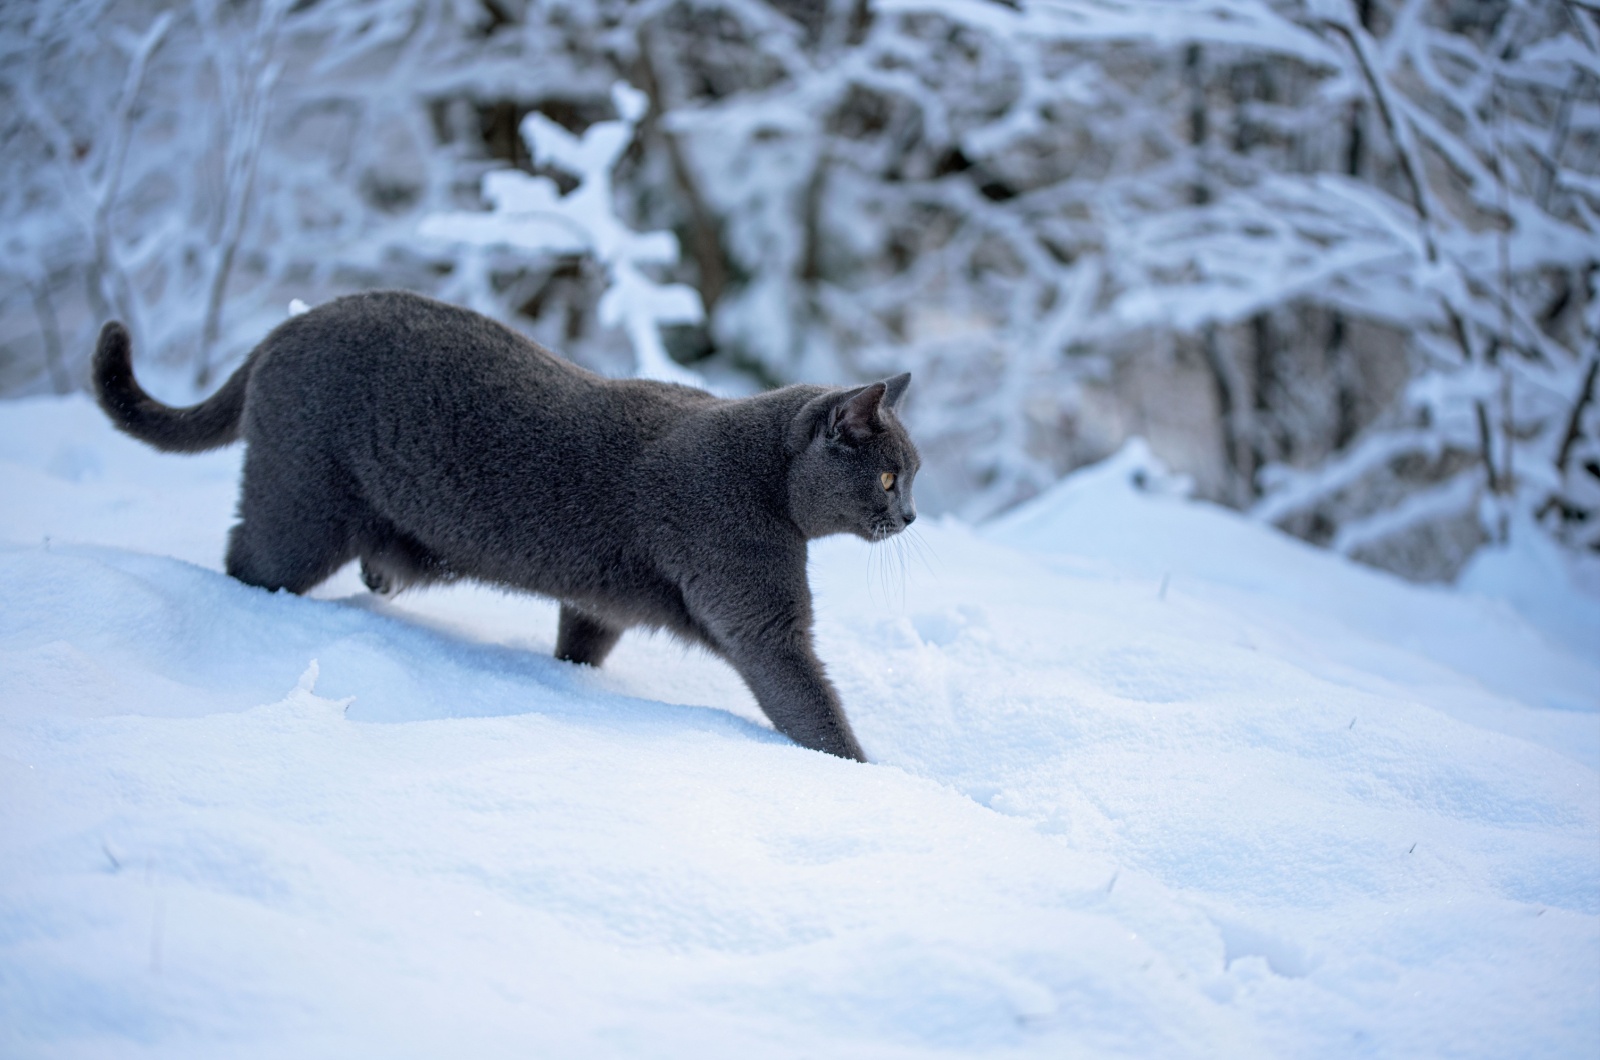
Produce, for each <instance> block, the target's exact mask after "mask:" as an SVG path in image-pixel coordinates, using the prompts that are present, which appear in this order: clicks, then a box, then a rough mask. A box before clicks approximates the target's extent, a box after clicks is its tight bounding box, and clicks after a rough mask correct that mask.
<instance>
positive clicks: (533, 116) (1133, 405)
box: [0, 0, 1600, 578]
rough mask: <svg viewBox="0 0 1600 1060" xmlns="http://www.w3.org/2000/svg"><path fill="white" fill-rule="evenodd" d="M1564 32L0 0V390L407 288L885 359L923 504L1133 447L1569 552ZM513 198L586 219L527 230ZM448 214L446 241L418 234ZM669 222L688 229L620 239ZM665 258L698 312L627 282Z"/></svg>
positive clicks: (1231, 492) (1329, 523) (227, 356)
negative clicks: (116, 346)
mask: <svg viewBox="0 0 1600 1060" xmlns="http://www.w3.org/2000/svg"><path fill="white" fill-rule="evenodd" d="M1597 26H1600V22H1597V14H1596V11H1595V9H1594V7H1593V6H1592V5H1589V4H1586V3H1583V2H1581V0H1492V2H1484V0H1014V2H1000V0H821V2H816V3H798V2H794V0H770V2H763V0H640V2H625V0H596V2H587V3H578V2H571V0H561V2H550V3H538V4H535V3H531V2H528V0H318V2H315V3H297V4H288V3H284V2H281V0H250V2H244V3H233V4H222V3H220V2H218V0H191V2H189V3H187V4H179V5H171V4H162V3H157V2H155V0H67V2H64V3H44V2H43V0H19V2H17V3H13V4H7V5H5V7H4V8H0V59H3V60H4V61H3V62H0V112H3V113H4V114H5V117H4V118H0V122H3V123H4V124H3V125H0V142H3V143H4V144H5V150H4V151H3V152H0V176H3V177H4V178H5V180H4V181H0V217H3V218H4V219H5V227H4V232H5V235H4V236H3V237H0V239H3V240H4V246H5V256H4V260H3V265H0V389H5V390H12V391H16V390H26V389H29V388H33V389H38V388H42V387H46V386H54V387H57V388H61V387H66V386H70V385H73V384H74V383H75V382H76V381H77V380H80V379H81V377H82V372H83V365H84V361H85V358H86V355H87V351H88V347H89V345H90V343H91V342H92V336H93V331H94V328H95V327H96V326H97V324H98V322H99V321H100V320H101V319H103V318H104V317H105V316H107V315H110V314H112V313H116V314H117V315H120V316H123V317H124V318H125V319H127V320H129V321H130V323H131V324H132V325H133V326H134V329H135V338H136V342H137V343H138V345H139V348H140V349H141V350H147V351H150V352H151V353H152V354H156V355H158V356H160V357H162V358H164V359H165V360H166V361H167V362H168V363H172V364H181V365H183V366H184V367H185V374H186V375H187V376H188V378H189V379H190V380H191V381H196V382H198V381H201V380H204V379H205V378H206V377H207V376H210V375H214V373H215V371H216V370H218V369H221V368H225V367H226V366H227V365H228V364H229V363H230V362H231V361H232V360H233V359H234V358H236V357H237V356H239V355H240V354H241V353H242V352H243V350H244V349H246V348H247V347H248V346H249V344H250V343H251V342H253V341H255V339H256V338H258V337H259V335H260V334H261V332H262V330H264V328H265V327H266V326H269V325H270V324H271V323H274V322H276V321H277V320H278V319H281V317H282V315H283V313H284V306H285V305H286V304H287V303H288V301H289V299H290V298H294V297H299V298H303V299H305V300H307V301H311V302H316V301H320V300H324V299H326V298H329V297H332V296H334V295H336V294H338V293H342V292H344V291H348V290H355V289H361V288H365V287H372V286H406V287H411V288H414V289H418V290H423V291H427V292H430V293H434V294H438V295H440V296H441V297H446V298H451V299H454V300H457V301H461V302H464V303H466V304H470V305H473V306H474V307H475V308H479V309H481V310H483V311H485V312H489V313H492V314H494V315H497V316H499V317H500V318H501V319H503V320H505V321H507V322H508V323H511V324H512V325H513V326H516V327H519V328H521V329H523V330H524V331H526V332H527V333H529V334H531V335H533V336H535V337H537V338H540V339H542V340H543V341H545V342H546V343H547V344H549V345H551V346H553V347H555V348H557V349H561V350H563V351H564V352H566V353H568V354H569V355H571V356H573V357H574V358H576V359H578V360H581V361H584V362H585V363H588V364H590V365H592V366H594V367H597V368H600V369H601V370H604V371H610V372H619V373H620V372H629V371H634V370H637V369H638V368H640V367H641V366H643V367H645V369H646V370H647V371H650V372H652V373H653V374H657V375H672V374H674V373H675V372H676V371H677V370H678V369H677V367H676V366H675V365H674V362H673V361H672V360H670V359H668V357H666V356H664V354H665V352H666V351H671V353H672V354H673V355H674V356H675V357H676V358H677V359H678V360H679V361H682V362H689V361H693V362H694V367H695V369H696V370H698V371H700V372H701V373H702V374H705V375H708V376H710V377H713V378H718V379H720V380H728V379H729V378H730V377H731V375H740V376H742V377H743V378H744V379H745V380H746V381H747V382H746V385H756V384H773V383H779V382H786V381H790V380H798V379H807V380H814V381H830V382H848V381H854V380H864V379H867V378H871V377H877V376H882V375H885V374H889V373H891V372H895V371H900V370H904V369H907V368H909V369H911V370H913V371H915V372H916V373H917V383H916V385H915V386H914V387H913V389H912V393H911V397H910V405H909V415H910V417H911V421H912V425H913V428H914V430H915V431H916V433H917V435H918V437H919V439H920V440H921V441H922V444H923V447H924V450H925V454H926V456H927V458H928V459H927V470H926V471H925V473H924V476H923V480H922V484H921V490H920V492H922V493H923V495H924V502H925V503H926V504H927V505H928V506H929V507H931V508H934V509H940V508H943V509H950V510H957V511H961V512H964V513H966V514H967V515H969V516H972V517H984V516H987V515H989V514H991V513H994V512H997V511H1000V510H1003V509H1004V508H1006V507H1007V506H1009V505H1011V504H1013V503H1015V502H1017V501H1018V500H1021V499H1023V498H1025V497H1027V496H1029V495H1031V494H1033V493H1036V492H1038V491H1040V490H1042V489H1043V488H1045V487H1046V486H1048V485H1049V484H1050V483H1051V482H1053V481H1054V480H1055V479H1056V478H1058V477H1059V476H1060V475H1062V474H1063V473H1065V472H1066V471H1068V470H1070V469H1072V468H1074V467H1076V466H1078V465H1081V464H1083V463H1086V462H1088V461H1091V460H1094V459H1097V458H1099V457H1102V456H1104V455H1106V454H1108V453H1110V452H1111V451H1113V450H1115V449H1116V448H1118V447H1119V446H1120V445H1121V444H1122V442H1123V441H1124V440H1125V439H1127V438H1129V437H1131V436H1134V435H1143V436H1145V437H1147V438H1148V439H1149V440H1150V443H1151V445H1152V446H1153V448H1154V449H1155V450H1156V452H1158V453H1159V454H1160V455H1161V456H1162V458H1163V459H1164V460H1165V461H1167V462H1168V463H1169V464H1172V465H1173V466H1174V467H1175V468H1177V469H1178V470H1179V471H1181V472H1184V473H1186V474H1188V475H1190V476H1191V477H1192V478H1193V479H1194V480H1195V482H1196V483H1197V488H1198V489H1199V491H1200V492H1201V493H1202V494H1203V495H1206V496H1209V497H1211V498H1213V499H1216V500H1219V501H1222V502H1224V503H1227V504H1230V505H1234V506H1236V507H1240V508H1245V509H1249V510H1251V511H1253V512H1254V513H1256V514H1257V515H1258V516H1259V517H1261V518H1262V519H1265V520H1270V521H1272V522H1274V523H1276V524H1277V525H1279V526H1281V527H1284V528H1285V529H1288V530H1290V531H1292V532H1294V533H1296V534H1299V535H1300V536H1302V537H1305V538H1307V539H1309V540H1312V541H1315V542H1318V543H1321V544H1325V545H1328V546H1330V547H1334V548H1337V549H1339V550H1341V551H1343V552H1345V553H1347V554H1349V555H1352V556H1354V557H1356V558H1359V559H1363V560H1365V561H1368V562H1372V563H1376V564H1379V565H1381V566H1386V567H1389V568H1391V569H1396V570H1400V571H1402V572H1404V573H1406V574H1408V575H1411V576H1414V577H1424V578H1447V577H1449V576H1451V575H1452V574H1453V573H1454V572H1455V571H1456V570H1457V569H1458V568H1459V567H1460V565H1461V563H1462V562H1463V561H1464V560H1465V559H1466V558H1467V557H1468V556H1469V555H1470V554H1471V553H1472V551H1473V550H1474V549H1476V548H1477V547H1479V546H1480V545H1481V544H1482V543H1483V542H1485V541H1490V540H1494V539H1496V538H1498V537H1502V536H1504V535H1505V534H1506V533H1515V532H1522V529H1520V528H1526V527H1531V526H1533V525H1534V524H1535V523H1539V524H1540V525H1542V526H1543V527H1544V531H1543V532H1548V533H1552V534H1554V535H1555V536H1557V537H1558V538H1560V539H1561V540H1564V541H1567V542H1568V543H1569V544H1571V545H1573V546H1574V547H1584V548H1593V547H1594V546H1595V545H1596V543H1597V538H1596V534H1597V533H1600V530H1597V527H1600V496H1597V494H1600V460H1597V446H1600V441H1597V439H1596V420H1597V417H1600V413H1597V411H1596V406H1597V404H1600V397H1597V395H1596V394H1595V390H1596V386H1597V384H1596V382H1595V379H1594V376H1595V371H1594V365H1595V359H1596V356H1597V350H1596V347H1595V341H1596V340H1595V335H1596V331H1597V328H1596V323H1597V316H1596V313H1597V310H1596V308H1595V307H1596V302H1597V299H1596V292H1595V284H1596V282H1597V280H1596V274H1597V269H1600V253H1597V252H1596V249H1595V248H1596V246H1597V245H1600V244H1597V242H1596V232H1595V210H1596V203H1597V201H1600V65H1597V64H1600V29H1597ZM619 78H621V79H622V80H625V81H627V82H629V83H631V84H632V85H633V86H634V88H635V89H637V90H638V91H640V92H642V93H643V94H644V97H645V98H647V100H648V106H647V107H645V108H644V109H643V110H642V112H636V113H633V114H632V116H630V114H628V113H622V112H621V111H619V108H618V104H617V101H616V100H614V99H613V96H612V85H613V84H614V83H615V82H616V81H617V80H618V79H619ZM624 109H626V108H624ZM623 126H626V128H625V129H624V128H623ZM527 130H532V135H531V136H524V132H525V131H527ZM602 140H605V141H606V143H607V145H608V146H607V151H608V152H610V153H609V154H607V158H608V159H610V161H607V162H606V164H605V165H603V166H602V165H589V163H587V162H584V161H582V160H581V159H580V158H579V156H580V155H581V154H582V151H583V145H585V144H590V145H591V146H598V145H599V144H600V142H601V141H602ZM530 141H531V143H530ZM591 161H593V160H591ZM586 165H587V166H588V169H587V170H585V171H584V172H578V171H576V170H584V167H585V166H586ZM535 189H537V190H535ZM524 193H526V194H531V195H534V196H535V197H536V198H537V199H538V202H537V203H532V200H525V199H524V200H518V202H520V204H521V206H524V207H528V206H530V203H532V205H533V206H537V207H538V209H537V210H533V212H534V213H538V212H541V211H542V212H543V213H544V214H545V215H547V216H548V217H558V216H562V215H565V216H567V217H568V219H569V220H571V219H573V218H575V217H578V216H579V215H581V216H582V217H583V218H586V219H587V220H585V221H584V222H583V224H586V225H589V228H588V230H587V231H588V234H587V235H584V236H581V237H578V236H575V237H574V239H573V240H572V241H571V244H570V245H566V246H558V245H557V244H556V243H553V242H551V241H549V240H545V241H543V242H542V243H538V245H537V246H534V245H531V244H529V243H528V241H527V240H523V241H522V245H518V244H517V239H516V238H513V237H512V235H511V234H510V232H509V229H507V228H506V217H507V210H508V208H509V207H510V206H512V205H515V203H513V201H512V200H514V199H517V196H518V195H524ZM508 196H509V197H508ZM530 208H531V207H530ZM526 212H528V211H526V210H525V211H524V213H526ZM442 216H454V217H455V218H456V221H455V222H452V224H453V225H454V226H455V227H454V231H455V233H456V234H458V235H459V234H460V233H461V232H463V231H465V228H464V227H462V226H467V227H471V226H477V227H478V228H479V229H483V230H486V231H479V235H480V236H482V237H483V238H473V239H438V238H430V237H429V236H427V235H425V234H424V232H423V230H422V228H421V227H420V226H422V225H423V223H424V220H425V219H426V218H429V217H435V218H437V217H442ZM598 218H611V220H610V221H606V222H604V224H605V225H610V224H614V225H616V227H614V228H605V232H601V231H599V230H598V229H596V228H594V224H598V223H600V222H599V221H597V220H596V219H598ZM435 223H436V224H437V223H438V222H435ZM580 227H581V226H580ZM602 227H604V225H602ZM663 230H671V231H672V232H673V233H675V234H676V236H677V242H678V244H679V246H681V248H682V253H681V255H673V254H669V253H666V252H665V251H666V249H669V248H667V244H666V243H665V242H663V241H662V240H661V237H655V238H654V240H653V241H652V240H648V239H647V240H645V242H644V243H636V242H629V241H630V240H634V239H636V238H637V237H634V236H632V235H631V233H647V232H660V231H663ZM605 233H610V235H606V234H605ZM619 233H628V236H627V239H623V240H621V241H618V240H615V239H612V238H611V237H612V236H617V235H618V234H619ZM608 241H609V242H608ZM557 242H559V241H557ZM624 244H627V245H628V246H632V247H633V249H634V250H638V249H639V248H640V247H643V248H644V249H645V250H646V251H650V250H651V247H655V248H656V249H660V250H662V251H663V252H662V253H660V254H655V253H654V252H653V251H652V252H650V253H644V254H642V255H640V254H633V253H632V251H629V252H628V253H623V254H620V255H619V254H617V253H612V251H613V250H617V249H618V248H622V247H623V246H624ZM606 247H609V248H611V249H609V250H608V249H605V248H606ZM679 283H683V284H689V285H692V286H693V288H695V290H696V291H697V292H698V301H699V303H700V306H701V307H703V311H704V317H703V320H702V321H701V322H699V323H695V322H694V321H693V320H692V319H690V318H691V317H692V316H693V314H691V313H689V312H688V311H687V310H686V309H685V306H687V305H689V304H690V302H692V300H689V301H686V300H685V299H684V296H683V294H682V293H681V291H680V293H676V294H672V295H669V296H668V297H669V298H670V299H673V300H674V304H673V306H670V307H667V308H669V309H671V312H665V311H662V312H658V311H657V310H661V309H662V304H661V303H658V302H652V301H651V300H650V299H652V298H654V297H655V293H658V292H659V291H661V290H663V289H665V290H669V291H672V290H678V289H677V288H675V287H673V285H674V284H679ZM646 296H649V297H648V298H647V297H646ZM652 306H653V308H652ZM602 309H603V310H604V312H602ZM696 309H697V311H698V307H696ZM667 317H675V318H677V322H676V323H669V322H668V320H667V319H666V318H667ZM663 325H665V326H663ZM652 366H653V367H652Z"/></svg>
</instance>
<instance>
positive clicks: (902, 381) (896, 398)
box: [883, 372, 911, 409]
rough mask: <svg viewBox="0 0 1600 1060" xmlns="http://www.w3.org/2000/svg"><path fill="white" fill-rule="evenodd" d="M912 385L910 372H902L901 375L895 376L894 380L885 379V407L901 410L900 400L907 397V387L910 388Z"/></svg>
mask: <svg viewBox="0 0 1600 1060" xmlns="http://www.w3.org/2000/svg"><path fill="white" fill-rule="evenodd" d="M910 385H911V373H910V372H901V373H900V374H899V375H897V376H895V377H894V378H893V379H885V380H884V382H883V386H884V392H883V403H884V404H885V405H887V406H888V407H889V408H891V409H897V408H899V407H900V399H901V398H903V397H905V395H906V387H908V386H910Z"/></svg>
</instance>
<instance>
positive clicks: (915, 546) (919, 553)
mask: <svg viewBox="0 0 1600 1060" xmlns="http://www.w3.org/2000/svg"><path fill="white" fill-rule="evenodd" d="M905 537H906V544H907V547H908V549H909V551H910V552H911V554H912V555H914V556H916V557H917V559H918V560H919V561H920V562H921V563H922V566H923V568H924V569H925V570H927V572H928V573H929V574H932V575H933V576H934V577H936V578H937V577H939V576H940V573H941V572H940V571H936V570H934V569H933V561H935V560H937V559H938V558H939V555H938V553H937V552H935V551H934V548H933V546H932V545H931V544H929V543H928V540H927V538H925V537H923V536H922V532H921V531H919V530H916V529H914V528H912V527H907V528H906V532H905ZM940 566H941V567H943V564H942V563H941V564H940Z"/></svg>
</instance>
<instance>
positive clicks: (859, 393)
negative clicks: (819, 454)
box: [828, 383, 888, 442]
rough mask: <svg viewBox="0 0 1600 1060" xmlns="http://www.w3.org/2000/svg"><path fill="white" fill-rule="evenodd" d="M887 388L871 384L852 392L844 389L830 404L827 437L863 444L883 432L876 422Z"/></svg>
mask: <svg viewBox="0 0 1600 1060" xmlns="http://www.w3.org/2000/svg"><path fill="white" fill-rule="evenodd" d="M887 390H888V387H887V386H885V385H884V384H883V383H872V384H869V385H867V386H864V387H859V388H858V389H855V390H847V391H845V392H844V393H843V394H840V395H839V399H838V400H837V401H835V402H834V404H833V410H832V411H831V412H829V413H828V434H829V435H831V436H832V437H835V438H844V439H846V440H848V441H851V442H863V441H866V440H867V439H868V438H869V437H871V436H872V434H873V433H874V432H876V431H880V430H882V429H883V425H882V422H881V421H880V420H879V419H878V408H879V406H881V405H882V404H883V395H884V394H885V393H886V392H887Z"/></svg>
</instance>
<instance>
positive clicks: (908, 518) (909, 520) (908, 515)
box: [901, 511, 917, 526]
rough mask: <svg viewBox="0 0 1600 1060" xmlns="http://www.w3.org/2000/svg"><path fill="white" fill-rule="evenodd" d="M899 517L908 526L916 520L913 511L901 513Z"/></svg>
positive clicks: (915, 514)
mask: <svg viewBox="0 0 1600 1060" xmlns="http://www.w3.org/2000/svg"><path fill="white" fill-rule="evenodd" d="M901 518H902V519H904V520H905V521H906V525H907V526H910V525H911V524H912V523H914V522H916V521H917V513H916V512H915V511H908V512H906V513H905V514H904V515H902V516H901Z"/></svg>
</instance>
